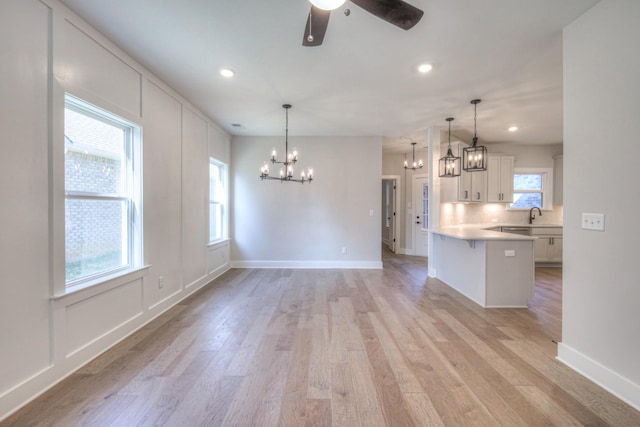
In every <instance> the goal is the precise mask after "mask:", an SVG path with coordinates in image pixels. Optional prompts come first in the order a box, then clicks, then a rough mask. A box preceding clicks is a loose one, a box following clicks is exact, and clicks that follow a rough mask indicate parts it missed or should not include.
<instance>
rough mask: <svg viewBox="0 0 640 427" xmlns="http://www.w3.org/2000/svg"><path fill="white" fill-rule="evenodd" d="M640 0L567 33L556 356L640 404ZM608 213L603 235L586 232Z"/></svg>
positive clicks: (611, 0)
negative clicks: (590, 219) (589, 217)
mask: <svg viewBox="0 0 640 427" xmlns="http://www.w3.org/2000/svg"><path fill="white" fill-rule="evenodd" d="M638 22H640V2H638V1H637V0H603V1H601V2H600V3H598V4H596V5H595V6H594V7H593V8H592V9H591V10H589V11H588V12H587V13H585V14H584V15H583V16H582V17H580V18H579V19H577V20H576V21H574V22H573V23H572V24H571V25H569V26H568V27H567V28H566V29H565V30H564V53H563V56H564V126H565V127H564V173H565V180H564V206H565V208H564V219H565V220H564V255H563V256H564V278H563V319H562V324H563V330H562V343H561V345H560V347H559V352H558V357H559V359H560V360H561V361H563V362H565V363H567V364H568V365H569V366H572V367H573V368H575V369H577V370H578V371H581V372H582V373H584V374H585V375H586V376H588V377H591V378H592V379H594V380H595V381H596V382H599V383H600V384H602V385H604V386H605V387H606V388H608V389H610V390H612V391H613V392H614V393H615V394H617V395H619V396H620V397H622V398H623V399H625V400H626V401H628V402H629V403H631V404H632V405H634V406H635V407H636V408H638V409H640V363H639V362H638V361H640V334H639V332H638V325H640V310H639V309H638V304H639V303H640V285H639V280H638V268H637V263H638V241H639V240H640V239H639V238H640V232H638V227H637V224H638V195H639V194H640V192H639V191H638V166H637V164H638V159H640V144H638V142H637V137H635V135H637V134H638V116H640V103H639V100H640V85H639V84H638V76H640V55H638V47H637V44H638V40H640V26H638ZM583 212H596V213H598V212H599V213H604V214H605V215H606V217H605V222H606V227H605V231H604V232H597V231H587V230H582V229H581V227H580V219H581V214H582V213H583Z"/></svg>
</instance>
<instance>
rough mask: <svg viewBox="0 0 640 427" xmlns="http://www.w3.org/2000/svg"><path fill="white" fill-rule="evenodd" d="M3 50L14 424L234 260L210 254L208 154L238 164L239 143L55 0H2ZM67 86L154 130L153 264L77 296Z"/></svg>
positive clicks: (0, 247)
mask: <svg viewBox="0 0 640 427" xmlns="http://www.w3.org/2000/svg"><path fill="white" fill-rule="evenodd" d="M0 56H1V59H2V60H1V61H0V71H1V72H2V79H0V89H1V91H0V92H1V93H2V96H1V97H0V110H1V111H2V114H0V126H1V128H2V129H3V132H4V139H3V141H4V142H3V144H1V145H0V164H1V166H2V167H0V178H1V179H0V195H1V197H2V203H0V262H1V263H2V268H0V349H1V350H0V420H2V419H3V418H5V417H6V416H8V415H9V414H10V413H11V412H13V411H15V410H16V409H17V408H19V407H20V406H21V405H23V404H24V403H25V402H27V401H29V400H30V399H32V398H34V397H35V396H37V395H38V394H40V393H41V392H42V391H44V390H46V389H47V388H49V387H51V386H52V385H54V384H55V383H57V382H58V381H59V380H61V379H62V378H64V377H66V376H67V375H69V374H70V373H72V372H73V371H74V370H76V369H78V368H79V367H80V366H82V365H83V364H85V363H86V362H88V361H89V360H91V359H92V358H93V357H95V356H96V355H98V354H100V353H101V352H103V351H104V350H106V349H107V348H109V347H110V346H112V345H114V344H115V343H117V342H118V341H119V340H121V339H123V338H124V337H126V336H127V335H128V334H130V333H132V332H134V331H135V330H136V329H138V328H140V327H142V326H143V325H144V324H146V323H147V322H149V321H150V320H152V319H153V318H154V317H155V316H157V315H159V314H161V313H162V311H163V310H166V309H167V308H169V307H171V306H172V305H174V304H176V303H177V302H179V301H180V300H181V299H183V298H185V297H187V296H188V295H189V294H190V293H192V292H194V291H195V290H197V289H198V288H199V287H200V286H201V285H204V284H205V283H207V282H208V281H210V280H211V279H213V278H214V277H215V276H216V275H219V274H221V273H222V272H224V271H226V269H228V268H229V263H228V261H226V262H225V259H226V260H228V253H229V244H228V242H224V243H221V244H220V245H217V246H216V247H215V252H214V253H213V254H209V253H208V250H210V249H211V248H207V245H206V239H207V228H206V223H207V217H206V209H207V203H206V197H207V193H208V167H207V159H208V155H209V154H211V153H218V152H219V153H221V154H220V156H221V157H223V158H225V156H226V158H227V159H228V157H229V156H228V153H229V146H228V144H229V138H230V137H229V135H227V134H226V133H225V132H224V131H223V130H221V129H220V128H219V127H218V126H217V125H216V124H215V123H213V122H211V121H210V120H209V119H208V118H206V117H205V116H204V115H202V114H201V113H200V112H198V110H197V109H195V108H194V107H193V106H192V105H191V104H190V103H189V101H188V100H186V99H184V98H182V97H181V96H180V95H179V94H177V93H176V92H175V91H174V90H172V89H171V88H169V87H168V86H166V85H165V84H164V83H162V82H161V81H160V80H158V79H157V78H156V77H155V76H153V74H151V73H150V72H148V71H147V70H145V69H144V67H142V66H141V65H140V64H138V63H137V62H136V61H135V60H134V59H133V58H131V57H129V56H128V55H126V54H125V53H124V52H122V51H121V50H120V49H118V48H117V46H115V45H114V44H113V43H111V42H110V41H109V40H107V39H106V38H105V37H104V36H102V35H101V34H100V33H99V32H97V31H96V30H95V29H93V28H92V27H91V26H90V25H89V24H87V23H86V22H84V21H83V20H82V19H80V18H79V17H78V16H77V15H75V14H74V13H73V12H72V11H70V10H69V9H68V8H67V7H66V6H65V5H64V4H62V3H61V2H59V1H57V0H5V1H2V2H0ZM50 64H51V66H52V68H50ZM65 92H67V93H71V94H73V95H75V96H78V97H80V98H83V99H85V100H87V101H88V102H90V103H92V104H95V105H97V106H98V107H101V108H105V109H107V110H110V111H112V112H113V113H115V114H118V115H120V116H122V117H124V118H126V119H128V120H131V121H133V122H135V123H138V124H140V125H141V126H142V128H143V162H142V163H143V173H144V177H143V190H142V191H143V200H144V209H143V212H144V226H143V227H144V239H145V241H144V244H145V259H144V263H145V265H146V266H147V268H143V269H142V270H140V271H138V272H135V273H130V274H128V275H125V276H121V277H119V278H117V279H113V280H109V281H106V282H104V283H101V284H98V285H96V286H94V287H89V288H86V289H83V290H81V291H79V292H76V293H70V294H65V283H64V167H63V165H64V159H63V146H64V135H63V131H64V93H65ZM143 106H144V108H142V107H143ZM185 111H188V112H187V113H186V114H187V118H186V119H185V121H184V122H183V120H182V118H183V114H185V113H184V112H185ZM212 130H215V131H216V132H215V136H214V132H213V131H212ZM208 134H209V135H210V136H208ZM183 139H184V141H183ZM183 142H184V144H183ZM209 145H212V148H209V147H208V146H209ZM183 150H184V153H185V155H186V156H188V158H187V159H186V160H185V159H184V158H183ZM216 157H217V156H216ZM183 160H185V161H183ZM183 180H184V181H183ZM183 183H184V184H185V185H184V187H183ZM183 188H184V196H185V197H184V198H183ZM182 202H184V203H185V204H184V205H183V204H182ZM187 203H188V204H187ZM183 232H186V233H187V237H186V238H185V239H183V238H182V237H183ZM183 260H186V264H185V265H184V266H183V264H182V262H183ZM208 272H209V274H207V273H208ZM183 273H184V276H183ZM160 276H162V277H164V287H163V288H162V289H161V288H160V286H159V285H158V278H159V277H160ZM183 277H187V278H188V279H189V280H191V282H189V283H193V285H194V286H190V287H188V288H185V287H184V284H185V283H184V282H183ZM194 278H196V279H194ZM197 278H200V280H197ZM54 295H55V297H53V296H54Z"/></svg>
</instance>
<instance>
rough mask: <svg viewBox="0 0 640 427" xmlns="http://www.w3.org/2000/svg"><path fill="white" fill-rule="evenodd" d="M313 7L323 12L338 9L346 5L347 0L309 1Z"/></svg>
mask: <svg viewBox="0 0 640 427" xmlns="http://www.w3.org/2000/svg"><path fill="white" fill-rule="evenodd" d="M309 1H310V2H311V4H312V5H314V6H315V7H317V8H318V9H322V10H333V9H337V8H339V7H340V6H342V5H343V4H344V2H345V1H346V0H309Z"/></svg>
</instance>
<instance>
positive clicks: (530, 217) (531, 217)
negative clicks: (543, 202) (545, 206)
mask: <svg viewBox="0 0 640 427" xmlns="http://www.w3.org/2000/svg"><path fill="white" fill-rule="evenodd" d="M534 209H538V213H539V214H540V216H542V211H541V210H540V208H539V207H537V206H534V207H532V208H531V209H529V224H533V220H534V219H536V217H535V216H533V210H534Z"/></svg>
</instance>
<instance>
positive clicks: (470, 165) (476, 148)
mask: <svg viewBox="0 0 640 427" xmlns="http://www.w3.org/2000/svg"><path fill="white" fill-rule="evenodd" d="M471 103H472V104H473V142H472V143H471V147H467V148H465V149H464V150H462V169H464V170H465V171H467V172H478V171H486V170H487V147H485V146H484V145H478V136H477V135H476V122H477V119H478V104H479V103H480V100H479V99H474V100H473V101H471Z"/></svg>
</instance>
